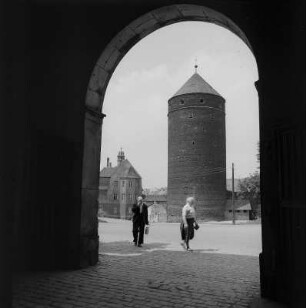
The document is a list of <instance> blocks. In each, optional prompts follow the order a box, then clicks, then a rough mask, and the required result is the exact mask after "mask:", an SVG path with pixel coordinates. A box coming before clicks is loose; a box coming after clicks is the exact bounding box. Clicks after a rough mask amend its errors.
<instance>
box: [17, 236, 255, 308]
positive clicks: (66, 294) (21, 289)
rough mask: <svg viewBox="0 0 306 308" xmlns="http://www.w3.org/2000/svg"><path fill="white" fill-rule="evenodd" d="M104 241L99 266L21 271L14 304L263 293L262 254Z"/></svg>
mask: <svg viewBox="0 0 306 308" xmlns="http://www.w3.org/2000/svg"><path fill="white" fill-rule="evenodd" d="M166 246H167V244H166V243H158V242H155V243H148V244H145V245H144V246H143V247H142V248H138V247H134V246H133V245H132V244H131V243H130V242H128V241H116V242H105V243H103V244H102V245H101V253H100V258H99V263H98V264H97V265H96V266H93V267H90V268H87V269H82V270H75V271H58V272H39V273H29V274H23V275H20V276H18V277H16V280H15V287H14V304H13V307H59V308H60V307H66V308H68V307H89V308H90V307H148V308H149V307H156V308H157V307H204V308H206V307H207V308H210V307H224V308H225V307H237V308H239V307H248V304H249V303H250V302H251V301H252V299H253V298H255V297H258V296H259V266H258V257H255V256H245V255H233V254H221V253H219V254H217V253H206V252H205V250H204V251H202V250H201V249H196V250H194V251H193V252H187V251H183V250H181V251H178V250H169V249H166Z"/></svg>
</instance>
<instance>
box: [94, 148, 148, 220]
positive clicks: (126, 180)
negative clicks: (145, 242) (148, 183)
mask: <svg viewBox="0 0 306 308" xmlns="http://www.w3.org/2000/svg"><path fill="white" fill-rule="evenodd" d="M117 158H118V160H117V166H115V167H112V164H111V162H110V161H109V158H108V159H107V165H106V167H105V168H103V169H102V170H101V172H100V179H99V215H102V216H105V217H113V218H121V219H130V218H131V216H132V211H131V209H132V205H133V204H134V203H135V202H136V198H137V197H138V196H139V195H141V192H142V180H141V176H140V175H139V173H138V172H137V171H136V169H135V168H134V167H133V166H132V164H131V163H130V162H129V161H128V159H126V158H125V155H124V152H123V151H122V150H120V151H119V153H118V156H117Z"/></svg>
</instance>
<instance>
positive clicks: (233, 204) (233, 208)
mask: <svg viewBox="0 0 306 308" xmlns="http://www.w3.org/2000/svg"><path fill="white" fill-rule="evenodd" d="M234 184H235V183H234V163H232V213H233V225H235V224H236V217H235V216H236V215H235V197H234V194H235V187H234Z"/></svg>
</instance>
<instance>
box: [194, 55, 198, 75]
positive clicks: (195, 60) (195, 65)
mask: <svg viewBox="0 0 306 308" xmlns="http://www.w3.org/2000/svg"><path fill="white" fill-rule="evenodd" d="M194 72H195V73H198V60H197V58H195V59H194Z"/></svg>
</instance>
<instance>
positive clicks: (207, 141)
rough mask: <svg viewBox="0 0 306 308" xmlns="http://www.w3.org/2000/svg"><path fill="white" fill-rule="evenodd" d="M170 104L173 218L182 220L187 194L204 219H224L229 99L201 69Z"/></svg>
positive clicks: (170, 212) (170, 204) (170, 201)
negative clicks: (210, 82)
mask: <svg viewBox="0 0 306 308" xmlns="http://www.w3.org/2000/svg"><path fill="white" fill-rule="evenodd" d="M196 68H197V66H196ZM168 105H169V107H168V198H167V203H168V220H169V221H179V220H180V219H181V209H182V207H183V205H184V204H185V201H186V197H187V196H193V197H195V199H196V201H197V218H198V219H203V220H204V219H205V220H220V219H223V218H224V210H225V200H226V149H225V100H224V98H223V97H222V96H221V95H220V94H219V93H218V92H217V91H216V90H214V89H213V88H212V87H211V86H210V85H209V84H208V83H207V82H206V81H205V80H204V79H203V78H202V77H201V76H200V75H199V74H198V73H197V71H196V72H195V73H194V74H193V75H192V76H191V77H190V78H189V80H188V81H187V82H186V83H185V84H184V85H183V86H182V87H181V89H180V90H179V91H178V92H176V93H175V94H174V96H173V97H172V98H170V99H169V101H168Z"/></svg>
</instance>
